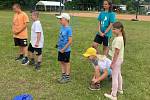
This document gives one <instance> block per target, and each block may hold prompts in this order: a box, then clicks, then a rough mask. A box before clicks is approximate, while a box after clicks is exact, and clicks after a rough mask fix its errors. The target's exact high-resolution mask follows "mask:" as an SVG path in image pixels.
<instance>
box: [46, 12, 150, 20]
mask: <svg viewBox="0 0 150 100" xmlns="http://www.w3.org/2000/svg"><path fill="white" fill-rule="evenodd" d="M44 14H56V13H44ZM69 14H70V15H72V16H79V17H95V18H96V17H97V16H98V14H99V13H98V12H73V13H69ZM117 19H123V20H131V19H135V15H129V14H117ZM138 19H139V20H140V21H150V16H144V15H139V16H138Z"/></svg>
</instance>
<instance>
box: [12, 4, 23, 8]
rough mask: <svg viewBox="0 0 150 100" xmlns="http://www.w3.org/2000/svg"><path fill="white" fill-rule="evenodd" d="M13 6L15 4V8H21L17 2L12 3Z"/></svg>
mask: <svg viewBox="0 0 150 100" xmlns="http://www.w3.org/2000/svg"><path fill="white" fill-rule="evenodd" d="M13 6H16V7H17V8H20V9H21V6H20V4H18V3H15V4H13Z"/></svg>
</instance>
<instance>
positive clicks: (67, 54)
mask: <svg viewBox="0 0 150 100" xmlns="http://www.w3.org/2000/svg"><path fill="white" fill-rule="evenodd" d="M70 53H71V52H70V51H69V52H64V53H61V52H58V61H62V62H65V63H69V62H70Z"/></svg>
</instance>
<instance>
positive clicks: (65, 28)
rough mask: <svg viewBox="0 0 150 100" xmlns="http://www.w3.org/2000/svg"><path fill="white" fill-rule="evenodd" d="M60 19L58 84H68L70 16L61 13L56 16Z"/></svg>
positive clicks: (70, 40) (70, 35)
mask: <svg viewBox="0 0 150 100" xmlns="http://www.w3.org/2000/svg"><path fill="white" fill-rule="evenodd" d="M57 18H58V19H60V24H61V25H62V26H61V29H60V34H59V39H58V61H59V63H60V66H61V69H62V77H61V78H60V79H59V80H58V82H59V83H62V84H63V83H67V82H70V53H71V46H70V45H71V44H72V28H71V27H70V26H69V21H70V16H69V14H67V13H62V14H61V15H60V16H57Z"/></svg>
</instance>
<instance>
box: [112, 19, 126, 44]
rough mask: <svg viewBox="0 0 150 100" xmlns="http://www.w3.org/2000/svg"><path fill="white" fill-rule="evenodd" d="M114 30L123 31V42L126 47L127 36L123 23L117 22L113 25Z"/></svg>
mask: <svg viewBox="0 0 150 100" xmlns="http://www.w3.org/2000/svg"><path fill="white" fill-rule="evenodd" d="M113 28H116V29H121V32H122V36H123V40H124V46H125V45H126V36H125V31H124V26H123V24H122V23H121V22H115V23H114V24H113Z"/></svg>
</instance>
